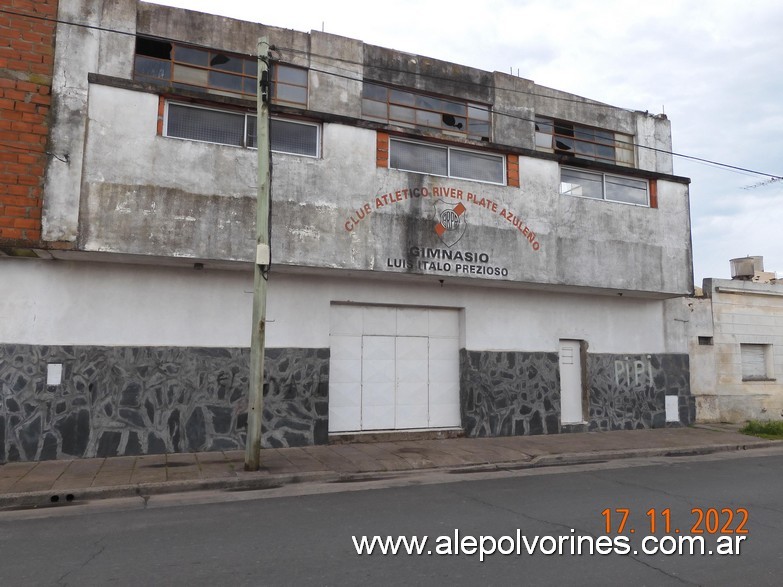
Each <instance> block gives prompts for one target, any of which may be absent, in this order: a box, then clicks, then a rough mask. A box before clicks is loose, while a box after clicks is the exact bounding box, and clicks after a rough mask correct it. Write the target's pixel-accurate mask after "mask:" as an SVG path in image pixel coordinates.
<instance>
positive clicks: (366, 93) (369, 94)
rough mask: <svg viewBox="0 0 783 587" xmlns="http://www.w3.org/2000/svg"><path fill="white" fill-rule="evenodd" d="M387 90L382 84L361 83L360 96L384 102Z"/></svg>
mask: <svg viewBox="0 0 783 587" xmlns="http://www.w3.org/2000/svg"><path fill="white" fill-rule="evenodd" d="M387 93H388V92H387V90H386V88H384V87H383V86H378V85H376V84H368V83H365V84H363V85H362V97H363V98H368V99H370V100H377V101H378V102H386V95H387Z"/></svg>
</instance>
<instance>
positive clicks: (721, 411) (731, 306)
mask: <svg viewBox="0 0 783 587" xmlns="http://www.w3.org/2000/svg"><path fill="white" fill-rule="evenodd" d="M732 276H733V279H705V280H704V286H703V292H704V293H703V295H704V297H703V298H694V300H692V303H693V309H694V311H693V315H692V325H691V328H690V332H691V348H690V355H691V390H692V392H693V395H694V397H695V400H696V419H697V420H698V421H701V422H734V423H742V422H745V421H747V420H753V419H757V420H780V419H781V418H783V383H781V381H780V377H781V375H783V350H782V349H783V283H779V282H778V280H777V279H775V274H774V273H770V272H765V271H764V265H763V259H762V258H761V257H748V258H743V259H733V260H732Z"/></svg>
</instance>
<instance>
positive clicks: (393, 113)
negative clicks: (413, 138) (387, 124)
mask: <svg viewBox="0 0 783 587" xmlns="http://www.w3.org/2000/svg"><path fill="white" fill-rule="evenodd" d="M389 119H391V120H400V121H402V122H410V123H414V122H416V111H415V110H414V109H413V108H404V107H402V106H389Z"/></svg>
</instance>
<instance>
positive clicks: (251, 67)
mask: <svg viewBox="0 0 783 587" xmlns="http://www.w3.org/2000/svg"><path fill="white" fill-rule="evenodd" d="M242 61H243V62H244V64H245V75H249V76H252V77H253V78H258V59H243V60H242Z"/></svg>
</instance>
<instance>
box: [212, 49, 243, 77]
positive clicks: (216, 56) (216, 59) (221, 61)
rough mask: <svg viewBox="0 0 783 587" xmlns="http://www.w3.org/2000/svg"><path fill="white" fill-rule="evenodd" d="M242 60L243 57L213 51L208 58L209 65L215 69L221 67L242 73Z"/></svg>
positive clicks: (224, 69)
mask: <svg viewBox="0 0 783 587" xmlns="http://www.w3.org/2000/svg"><path fill="white" fill-rule="evenodd" d="M244 61H245V60H244V59H238V58H236V57H231V56H229V55H225V54H223V53H213V54H212V57H211V58H210V60H209V65H210V66H211V67H214V68H215V69H222V70H223V71H233V72H235V73H242V64H243V62H244Z"/></svg>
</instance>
